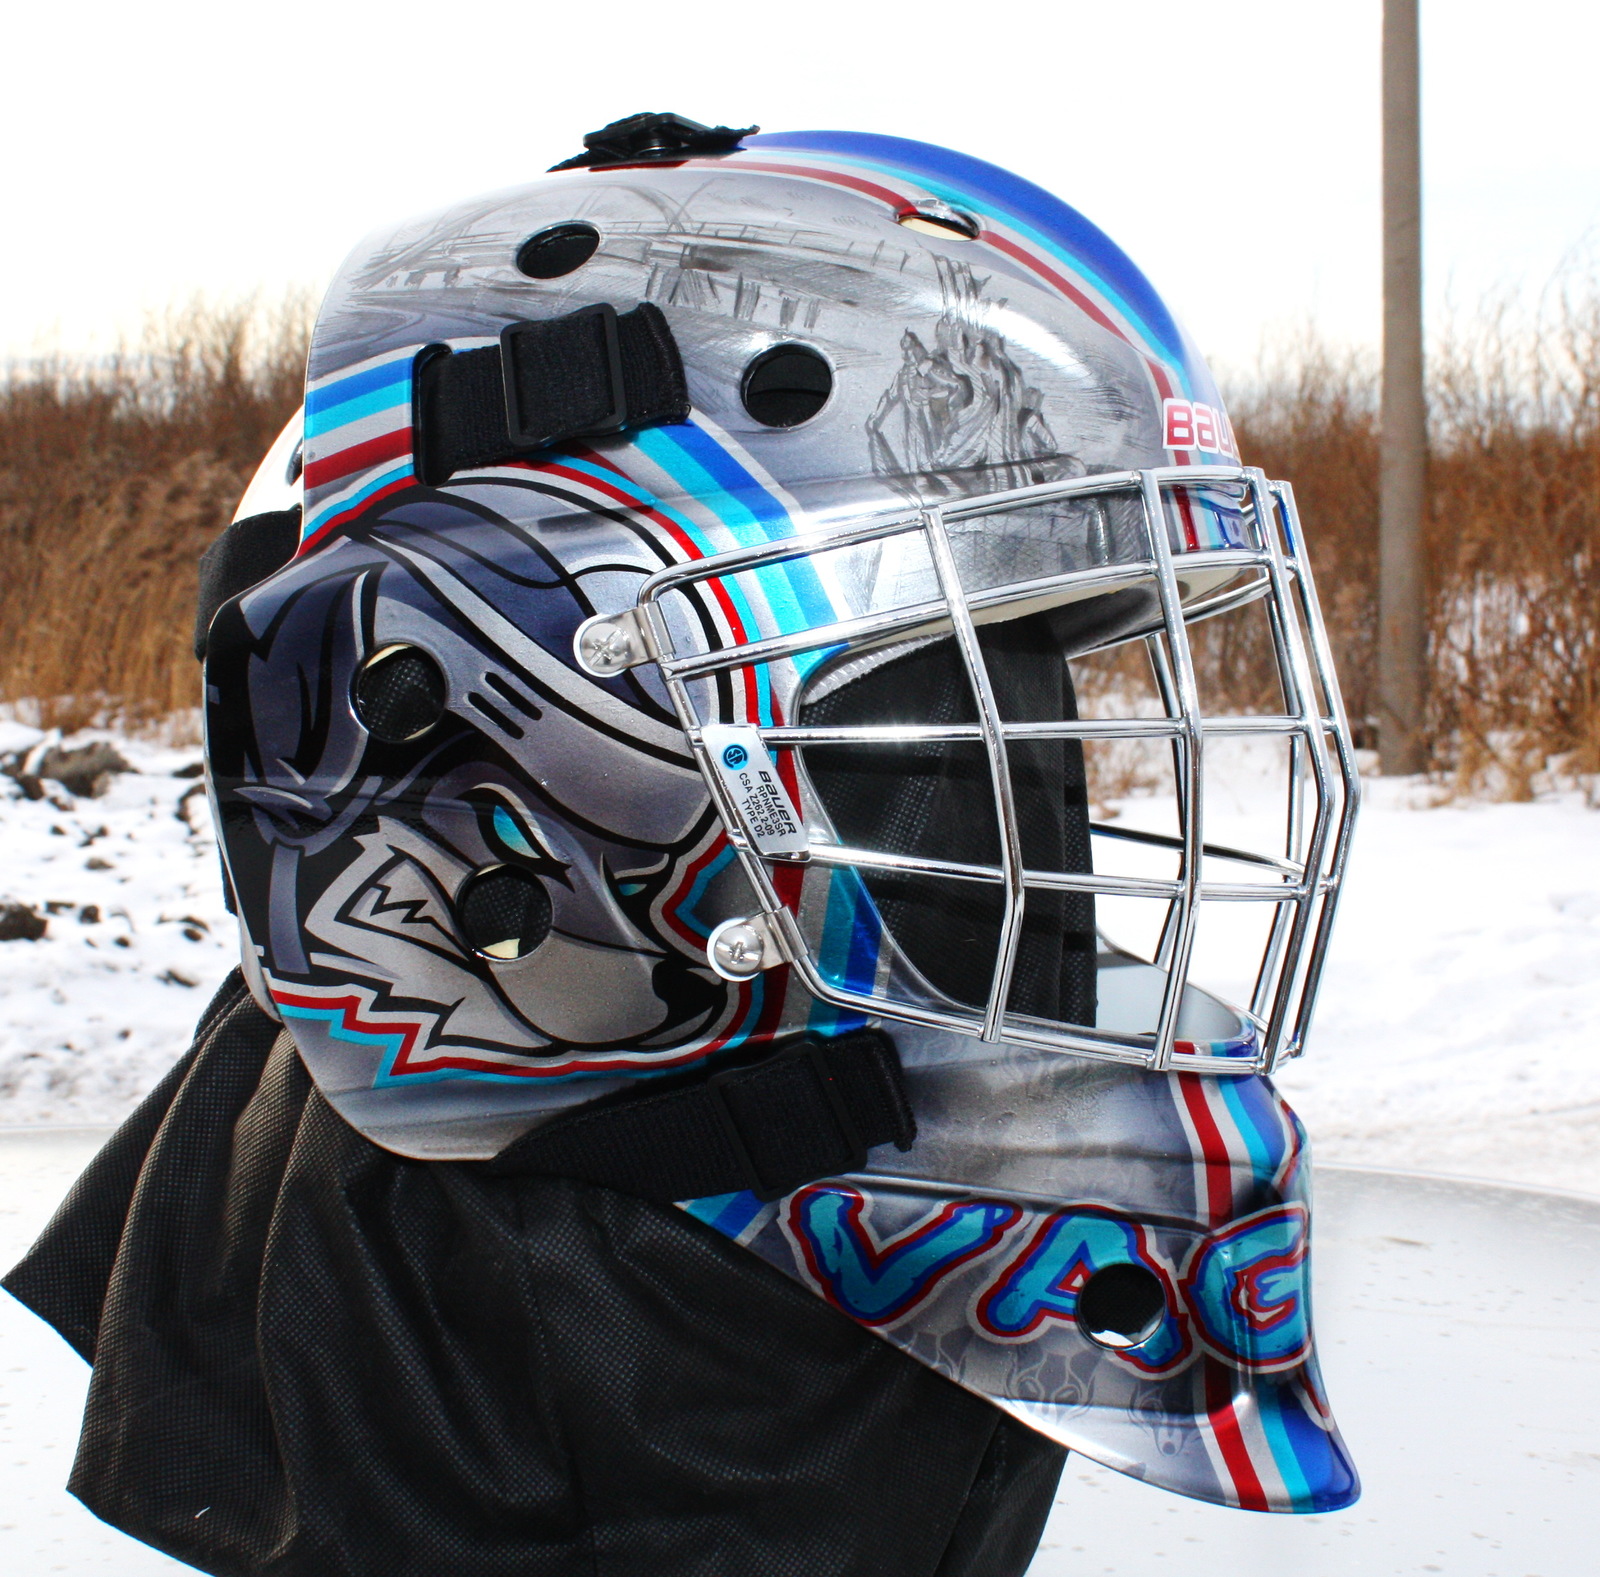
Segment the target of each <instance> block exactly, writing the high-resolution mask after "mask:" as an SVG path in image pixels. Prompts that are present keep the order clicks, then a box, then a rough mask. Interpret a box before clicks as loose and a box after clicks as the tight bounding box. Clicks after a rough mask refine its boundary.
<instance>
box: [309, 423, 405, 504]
mask: <svg viewBox="0 0 1600 1577" xmlns="http://www.w3.org/2000/svg"><path fill="white" fill-rule="evenodd" d="M410 456H411V425H410V423H409V422H408V423H407V424H406V425H405V426H404V427H397V428H396V429H395V430H394V431H393V432H392V433H380V434H379V435H378V436H377V437H376V438H369V439H368V440H367V441H366V442H365V443H364V444H356V445H354V446H353V447H351V448H349V449H339V450H337V451H335V452H334V453H333V454H330V455H324V456H323V457H322V458H321V459H320V460H313V461H312V462H311V463H310V464H309V465H308V466H307V467H306V478H305V485H306V486H307V487H311V488H315V487H326V486H327V485H328V483H329V482H337V481H338V480H339V479H340V478H341V477H346V476H350V475H352V474H353V473H355V472H357V471H365V470H368V469H369V468H370V467H372V466H375V465H382V464H383V463H384V462H385V461H386V460H403V459H409V458H410Z"/></svg>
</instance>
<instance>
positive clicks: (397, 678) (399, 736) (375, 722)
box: [351, 645, 448, 745]
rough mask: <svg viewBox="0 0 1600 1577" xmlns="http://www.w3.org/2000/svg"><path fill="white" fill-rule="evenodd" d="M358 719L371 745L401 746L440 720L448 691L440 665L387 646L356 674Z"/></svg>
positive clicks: (413, 650) (415, 650)
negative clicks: (370, 738)
mask: <svg viewBox="0 0 1600 1577" xmlns="http://www.w3.org/2000/svg"><path fill="white" fill-rule="evenodd" d="M351 698H352V700H353V701H354V702H355V708H356V716H357V717H359V718H360V719H361V721H362V723H363V724H364V725H365V727H366V730H367V732H368V733H369V734H371V735H372V737H373V738H374V739H380V740H382V741H383V743H384V744H386V745H403V744H404V743H405V742H406V741H407V740H410V739H420V738H421V737H422V736H423V735H424V734H425V733H427V732H428V730H429V729H430V728H432V727H433V725H434V724H435V723H437V722H438V721H439V719H440V718H441V717H443V716H444V708H445V701H446V699H447V698H448V691H447V689H446V686H445V681H444V674H443V672H442V671H441V670H440V668H439V665H438V663H436V662H435V661H434V660H433V658H431V657H430V656H429V655H428V654H427V653H426V652H425V651H423V650H422V648H421V647H420V646H403V645H395V646H385V647H384V648H383V650H382V651H379V652H374V653H373V654H372V656H370V657H369V658H368V659H367V660H366V662H364V663H363V664H362V665H361V670H360V672H359V673H357V674H356V682H355V687H354V692H353V694H352V697H351Z"/></svg>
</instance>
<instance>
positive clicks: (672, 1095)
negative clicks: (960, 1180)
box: [486, 1029, 917, 1203]
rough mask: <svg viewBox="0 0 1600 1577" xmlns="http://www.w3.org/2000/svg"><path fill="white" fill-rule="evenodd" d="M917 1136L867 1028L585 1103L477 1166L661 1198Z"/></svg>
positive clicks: (895, 1064) (800, 1172)
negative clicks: (687, 1080) (691, 1079)
mask: <svg viewBox="0 0 1600 1577" xmlns="http://www.w3.org/2000/svg"><path fill="white" fill-rule="evenodd" d="M916 1136H917V1124H916V1119H915V1118H914V1117H913V1116H912V1113H911V1106H910V1103H909V1101H908V1100H907V1099H906V1089H905V1077H904V1075H903V1074H902V1072H901V1069H900V1057H899V1054H898V1053H897V1052H896V1051H895V1048H894V1042H893V1041H891V1040H890V1039H889V1037H888V1036H887V1035H883V1034H880V1033H879V1032H878V1031H877V1030H870V1029H868V1030H857V1031H855V1032H854V1033H852V1034H848V1035H839V1036H837V1037H835V1038H833V1039H831V1040H813V1039H811V1038H810V1037H806V1038H803V1039H801V1040H798V1041H789V1042H787V1043H785V1044H783V1045H780V1046H779V1047H778V1049H777V1050H776V1051H774V1052H773V1053H772V1054H771V1055H770V1056H768V1057H766V1058H764V1059H763V1060H762V1061H760V1062H757V1063H753V1064H751V1065H750V1066H748V1067H743V1068H734V1069H731V1070H729V1071H728V1072H726V1073H718V1074H714V1075H713V1076H712V1077H711V1078H709V1079H701V1080H699V1081H698V1082H696V1083H692V1084H680V1085H678V1086H677V1087H675V1088H668V1089H660V1090H657V1091H654V1092H652V1093H650V1094H643V1095H641V1094H636V1093H629V1094H626V1095H624V1096H620V1097H609V1098H606V1099H602V1100H599V1101H596V1102H594V1103H593V1104H592V1105H589V1106H584V1107H580V1108H579V1109H578V1110H577V1111H575V1112H572V1113H570V1114H568V1115H566V1116H562V1117H556V1118H553V1119H552V1120H551V1121H550V1122H548V1123H546V1124H545V1125H544V1126H543V1127H541V1128H535V1129H534V1130H533V1132H532V1133H529V1134H524V1135H523V1137H522V1138H520V1139H518V1140H517V1141H516V1142H515V1143H513V1144H510V1145H508V1146H507V1147H506V1148H505V1149H504V1150H502V1151H501V1152H500V1154H499V1155H497V1156H496V1157H495V1158H494V1159H493V1160H492V1161H490V1162H488V1163H486V1164H487V1166H488V1168H489V1170H490V1171H491V1172H496V1173H519V1172H533V1173H539V1174H543V1175H553V1176H557V1177H575V1178H577V1179H579V1180H580V1181H581V1182H586V1183H599V1184H601V1185H603V1186H604V1187H607V1188H615V1189H617V1190H618V1191H619V1192H620V1193H624V1194H635V1195H637V1196H639V1197H641V1198H644V1199H657V1200H661V1201H662V1202H664V1203H665V1202H670V1201H672V1200H677V1199H703V1198H705V1197H707V1196H708V1195H713V1194H732V1193H736V1192H738V1191H739V1190H741V1189H749V1190H750V1192H751V1193H753V1194H754V1195H755V1196H756V1197H757V1198H758V1199H781V1198H783V1196H784V1195H785V1194H790V1193H793V1192H794V1190H795V1189H797V1188H800V1187H802V1186H803V1185H804V1184H806V1183H811V1182H815V1181H816V1180H817V1179H818V1178H820V1177H837V1176H839V1175H840V1174H841V1173H845V1172H858V1171H860V1170H861V1168H862V1167H863V1166H864V1165H865V1164H866V1159H867V1151H868V1150H870V1149H871V1148H872V1147H873V1146H874V1145H880V1144H893V1145H895V1146H896V1147H897V1148H899V1149H901V1150H909V1149H910V1148H911V1145H912V1141H913V1140H914V1139H915V1138H916Z"/></svg>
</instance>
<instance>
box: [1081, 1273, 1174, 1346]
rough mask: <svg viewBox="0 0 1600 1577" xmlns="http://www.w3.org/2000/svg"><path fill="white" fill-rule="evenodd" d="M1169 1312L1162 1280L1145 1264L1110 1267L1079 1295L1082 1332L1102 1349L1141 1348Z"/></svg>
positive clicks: (1086, 1283)
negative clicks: (1141, 1344) (1140, 1345)
mask: <svg viewBox="0 0 1600 1577" xmlns="http://www.w3.org/2000/svg"><path fill="white" fill-rule="evenodd" d="M1166 1312H1167V1299H1166V1294H1165V1293H1164V1292H1163V1291H1162V1288H1161V1279H1160V1277H1158V1276H1157V1275H1156V1274H1155V1272H1154V1271H1150V1270H1146V1269H1145V1267H1144V1266H1143V1265H1127V1264H1124V1265H1107V1266H1106V1267H1105V1268H1104V1269H1103V1270H1097V1271H1096V1272H1095V1273H1094V1274H1093V1275H1092V1276H1091V1277H1090V1278H1089V1279H1088V1280H1087V1281H1086V1282H1084V1284H1083V1288H1082V1290H1081V1291H1080V1292H1079V1293H1078V1329H1079V1330H1080V1331H1082V1332H1083V1334H1084V1335H1085V1336H1087V1337H1088V1338H1089V1340H1090V1341H1092V1342H1095V1343H1097V1344H1098V1345H1099V1346H1101V1347H1137V1346H1138V1345H1139V1344H1140V1343H1141V1342H1147V1341H1149V1340H1150V1338H1151V1337H1152V1336H1154V1335H1155V1333H1156V1331H1157V1329H1158V1328H1159V1326H1160V1324H1161V1321H1162V1319H1163V1317H1164V1316H1165V1314H1166Z"/></svg>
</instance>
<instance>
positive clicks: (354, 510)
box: [295, 476, 416, 556]
mask: <svg viewBox="0 0 1600 1577" xmlns="http://www.w3.org/2000/svg"><path fill="white" fill-rule="evenodd" d="M415 481H416V478H415V477H414V476H402V477H400V478H398V479H397V480H396V481H393V482H391V483H389V485H388V486H387V487H380V488H379V489H378V491H377V492H376V493H369V494H368V495H367V496H366V497H365V498H363V499H362V500H361V501H360V503H358V504H352V505H351V506H350V508H349V509H342V510H340V511H339V513H338V514H337V515H332V516H330V517H329V518H328V519H327V520H325V521H324V522H323V523H322V524H321V525H320V526H318V527H317V529H316V530H315V531H314V532H313V533H312V534H311V535H310V536H309V537H307V538H306V539H305V541H304V542H302V543H301V544H300V546H299V547H298V548H296V549H295V553H296V555H297V556H298V555H299V554H301V553H309V552H310V551H311V550H312V548H315V547H319V546H321V544H322V543H323V542H324V541H326V540H327V538H328V536H329V535H330V534H331V533H332V532H334V531H337V530H338V529H339V527H340V526H343V525H346V524H348V523H349V522H350V521H352V520H354V519H356V517H357V516H359V515H364V514H365V513H366V512H367V511H368V510H369V509H371V508H372V507H373V506H374V505H375V504H379V503H382V501H383V500H384V499H386V498H387V497H389V495H390V494H391V493H399V492H403V491H404V490H405V489H406V488H408V487H410V486H412V484H413V483H414V482H415Z"/></svg>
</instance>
